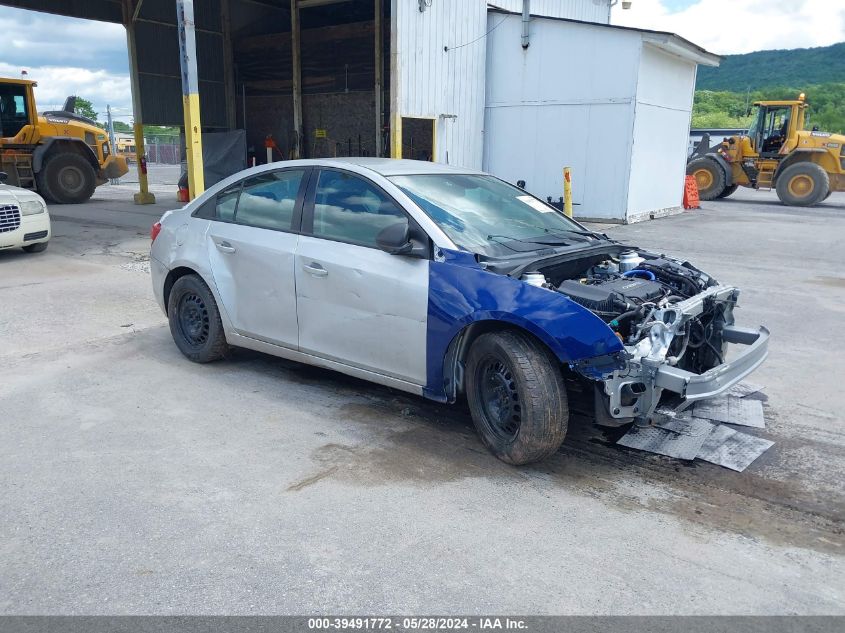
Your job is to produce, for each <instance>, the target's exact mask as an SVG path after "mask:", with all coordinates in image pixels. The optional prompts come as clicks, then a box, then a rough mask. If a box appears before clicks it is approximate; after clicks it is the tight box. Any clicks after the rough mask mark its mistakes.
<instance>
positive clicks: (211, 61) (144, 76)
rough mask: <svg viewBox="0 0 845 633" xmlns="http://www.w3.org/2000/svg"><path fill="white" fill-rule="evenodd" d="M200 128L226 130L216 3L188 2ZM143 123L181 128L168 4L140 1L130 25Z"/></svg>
mask: <svg viewBox="0 0 845 633" xmlns="http://www.w3.org/2000/svg"><path fill="white" fill-rule="evenodd" d="M194 12H195V19H196V40H197V72H198V73H199V79H200V114H201V117H202V125H203V127H210V128H225V127H226V91H225V87H224V74H223V34H222V23H221V14H220V0H194ZM135 29H136V31H135V33H136V35H135V37H136V44H135V48H136V50H137V53H138V68H139V73H138V81H139V85H140V87H141V109H142V112H143V114H144V122H145V123H148V124H155V125H176V126H180V125H182V124H183V123H184V116H183V112H182V78H181V70H180V68H179V34H178V29H177V27H176V2H175V1H174V0H144V3H143V4H142V5H141V11H140V12H139V14H138V20H137V22H136V23H135Z"/></svg>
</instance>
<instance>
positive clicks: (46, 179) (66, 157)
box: [36, 152, 97, 204]
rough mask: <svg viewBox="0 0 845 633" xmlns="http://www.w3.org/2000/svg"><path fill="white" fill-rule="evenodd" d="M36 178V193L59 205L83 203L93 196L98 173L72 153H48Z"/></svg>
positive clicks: (84, 160)
mask: <svg viewBox="0 0 845 633" xmlns="http://www.w3.org/2000/svg"><path fill="white" fill-rule="evenodd" d="M36 178H37V180H38V193H40V194H41V195H42V196H43V197H44V198H46V199H47V200H49V201H51V202H57V203H59V204H79V203H80V202H85V201H86V200H88V199H90V198H91V196H92V195H94V189H95V188H96V186H97V174H96V173H95V172H94V168H93V167H91V163H89V162H88V161H87V160H86V159H85V158H84V157H83V156H81V155H79V154H77V153H75V152H55V153H51V154H49V155H48V156H47V159H46V161H45V162H44V166H43V167H42V169H41V171H39V172H38V175H37V176H36Z"/></svg>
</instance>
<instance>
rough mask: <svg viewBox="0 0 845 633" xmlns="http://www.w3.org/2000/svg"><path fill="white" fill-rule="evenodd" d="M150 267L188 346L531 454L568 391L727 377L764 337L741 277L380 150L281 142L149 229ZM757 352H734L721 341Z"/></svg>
mask: <svg viewBox="0 0 845 633" xmlns="http://www.w3.org/2000/svg"><path fill="white" fill-rule="evenodd" d="M151 236H152V238H153V244H152V248H151V251H150V268H151V272H152V281H153V288H154V292H155V297H156V299H157V301H158V303H159V305H160V306H161V307H162V309H163V310H164V312H165V314H166V315H167V316H168V319H169V321H170V330H171V333H172V335H173V339H174V341H175V342H176V345H177V346H178V347H179V349H180V350H181V351H182V353H184V354H185V356H187V357H188V358H189V359H191V360H193V361H196V362H209V361H212V360H216V359H219V358H222V357H224V356H225V354H226V350H227V349H228V346H230V345H233V346H238V347H246V348H249V349H253V350H258V351H262V352H267V353H270V354H274V355H276V356H281V357H283V358H288V359H293V360H297V361H301V362H304V363H309V364H312V365H318V366H322V367H327V368H330V369H334V370H337V371H341V372H343V373H346V374H349V375H352V376H357V377H359V378H363V379H366V380H370V381H372V382H377V383H380V384H383V385H388V386H391V387H394V388H397V389H402V390H404V391H408V392H410V393H415V394H420V395H422V396H425V397H426V398H430V399H433V400H437V401H440V402H454V401H455V400H456V399H458V398H459V397H461V396H462V395H465V396H466V399H467V402H468V404H469V407H470V411H471V412H472V417H473V421H474V422H475V424H476V427H477V429H478V432H479V434H480V435H481V439H482V440H483V441H484V443H485V445H486V446H487V447H488V448H489V449H490V450H491V451H492V452H493V453H494V454H495V455H496V456H497V457H499V458H500V459H502V460H504V461H506V462H508V463H511V464H526V463H529V462H532V461H536V460H539V459H542V458H544V457H546V456H548V455H551V454H552V453H554V452H555V451H556V450H557V449H558V447H559V446H560V443H561V442H562V441H563V437H564V435H565V434H566V428H567V421H568V418H569V413H568V405H567V402H568V401H567V391H568V389H569V385H571V384H573V382H574V383H576V384H578V385H579V393H581V394H594V401H595V414H596V421H597V422H599V423H600V424H603V425H605V426H619V425H622V424H629V423H631V422H634V421H635V420H636V421H637V422H638V423H640V424H648V423H649V422H650V421H651V420H652V418H653V417H654V415H655V412H656V409H657V407H658V405H662V406H663V407H671V408H673V409H675V410H676V411H681V410H683V408H684V407H687V406H689V405H690V404H692V403H693V402H695V401H697V400H701V399H704V398H710V397H713V396H715V395H717V394H719V393H722V392H724V391H725V390H726V389H728V388H730V387H731V386H732V385H734V384H735V383H737V382H739V381H740V380H742V379H743V378H744V377H745V376H746V375H748V374H749V373H751V372H752V371H754V369H756V368H757V366H759V365H760V364H761V363H762V362H763V360H764V359H765V358H766V355H767V353H768V337H769V334H768V330H766V329H765V328H764V327H762V326H761V327H760V328H757V329H746V328H739V327H736V326H735V325H734V318H733V309H734V306H735V304H736V301H737V297H738V295H739V290H737V289H736V288H734V287H733V286H725V285H720V284H718V283H717V282H716V280H714V279H713V278H712V277H710V276H709V275H707V274H706V273H704V272H702V271H700V270H698V269H697V268H695V267H694V266H693V265H692V264H690V263H689V262H685V261H681V260H676V259H672V258H669V257H666V256H664V255H659V254H657V253H650V252H648V251H643V250H641V249H636V250H635V248H634V247H632V246H630V245H626V244H622V243H619V242H616V241H614V240H611V239H610V238H608V237H607V236H604V235H600V234H598V233H594V232H592V231H589V230H588V229H587V228H586V227H584V226H582V225H580V224H578V223H577V222H574V221H573V220H571V219H569V218H567V217H566V216H565V215H563V214H562V213H560V211H558V210H557V209H555V208H553V207H551V206H549V205H547V204H546V203H544V202H542V201H541V200H538V199H537V198H534V197H533V196H531V195H529V194H528V193H527V192H526V191H524V190H522V189H520V188H518V187H514V186H513V185H509V184H508V183H506V182H503V181H501V180H499V179H498V178H495V177H493V176H489V175H487V174H483V173H481V172H475V171H472V170H466V169H459V168H456V167H449V166H446V165H437V164H434V163H427V162H419V161H407V160H391V159H386V158H344V159H323V160H303V161H286V162H282V163H272V164H270V165H264V166H261V167H255V168H252V169H249V170H246V171H243V172H241V173H238V174H235V175H234V176H231V177H229V178H227V179H226V180H223V181H222V182H220V183H218V184H216V185H215V186H214V187H211V188H210V189H209V190H208V191H206V192H205V193H204V194H203V195H201V196H199V197H198V198H197V199H196V200H194V201H193V202H191V203H190V204H188V205H186V206H185V207H184V208H183V209H179V210H177V211H169V212H167V213H166V214H165V215H164V217H162V219H161V221H160V222H157V223H156V224H155V225H154V226H153V229H152V232H151ZM731 343H734V344H739V345H741V346H745V348H746V350H745V353H744V354H742V355H738V356H736V357H735V358H733V359H732V360H729V361H726V360H725V357H726V352H727V350H728V346H729V344H731Z"/></svg>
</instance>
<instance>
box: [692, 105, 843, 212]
mask: <svg viewBox="0 0 845 633" xmlns="http://www.w3.org/2000/svg"><path fill="white" fill-rule="evenodd" d="M754 107H755V114H754V118H753V122H752V124H751V127H750V128H749V129H748V134H747V135H745V136H732V137H730V138H726V139H725V140H723V141H722V142H721V143H720V144H718V145H716V146H714V147H709V145H710V139H709V138H708V137H707V135H705V137H704V138H703V139H702V141H701V143H699V145H698V147H696V149H695V151H694V152H693V154H692V155H691V156H690V157H689V160H688V162H687V174H688V175H691V176H694V177H695V182H696V185H698V196H699V198H701V199H702V200H714V199H715V198H725V197H727V196H729V195H731V194H732V193H733V192H734V191H736V189H737V187H753V188H754V189H763V190H771V189H772V188H774V189H775V190H776V191H777V194H778V198H780V200H781V202H783V203H784V204H788V205H793V206H802V207H806V206H810V205H814V204H816V203H818V202H821V201H822V200H824V199H825V198H827V197H828V196H829V195H830V194H831V192H834V191H845V135H842V134H829V133H828V132H819V131H818V130H817V129H815V128H814V129H813V130H805V129H804V119H805V115H806V111H807V108H808V105H807V104H806V103H805V101H804V94H803V93H802V94H801V95H799V97H798V100H797V101H758V102H757V103H755V104H754Z"/></svg>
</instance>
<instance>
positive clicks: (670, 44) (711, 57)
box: [487, 2, 722, 66]
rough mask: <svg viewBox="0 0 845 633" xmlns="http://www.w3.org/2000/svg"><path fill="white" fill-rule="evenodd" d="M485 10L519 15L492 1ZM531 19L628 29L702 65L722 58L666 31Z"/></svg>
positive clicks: (541, 18)
mask: <svg viewBox="0 0 845 633" xmlns="http://www.w3.org/2000/svg"><path fill="white" fill-rule="evenodd" d="M487 11H489V12H492V13H501V14H507V15H517V16H518V15H520V14H519V13H517V12H516V11H509V10H507V9H503V8H502V7H499V6H497V5H495V4H493V3H492V2H488V3H487ZM531 19H539V20H551V21H553V22H570V23H572V24H583V25H585V26H594V27H598V28H601V29H614V30H617V31H629V32H633V33H639V34H640V35H641V36H642V38H643V42H645V43H647V44H650V45H651V46H654V47H655V48H658V49H660V50H662V51H663V52H665V53H668V54H670V55H674V56H676V57H680V58H681V59H685V60H687V61H691V62H695V63H696V64H701V65H702V66H718V65H719V63H720V62H721V61H722V58H721V57H720V56H719V55H716V54H715V53H711V52H710V51H706V50H704V49H703V48H701V47H700V46H698V45H696V44H693V43H692V42H690V41H689V40H686V39H684V38H683V37H681V36H680V35H676V34H674V33H669V32H668V31H651V30H649V29H638V28H634V27H631V26H620V25H619V24H604V23H602V22H585V21H584V20H573V19H572V18H555V17H551V16H547V15H537V14H535V13H531Z"/></svg>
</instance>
